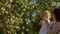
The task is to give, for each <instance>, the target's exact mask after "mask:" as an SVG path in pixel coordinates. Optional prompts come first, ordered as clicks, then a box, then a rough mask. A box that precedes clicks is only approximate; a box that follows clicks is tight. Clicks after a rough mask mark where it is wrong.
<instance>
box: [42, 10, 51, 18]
mask: <svg viewBox="0 0 60 34" xmlns="http://www.w3.org/2000/svg"><path fill="white" fill-rule="evenodd" d="M45 14H48V18H50V17H51V14H50V10H44V11H43V12H42V16H41V18H42V17H43V16H45Z"/></svg>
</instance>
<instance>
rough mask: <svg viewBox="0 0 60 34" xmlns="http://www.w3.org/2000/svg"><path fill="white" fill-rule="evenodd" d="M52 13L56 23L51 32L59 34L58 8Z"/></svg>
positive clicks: (59, 19)
mask: <svg viewBox="0 0 60 34" xmlns="http://www.w3.org/2000/svg"><path fill="white" fill-rule="evenodd" d="M53 15H54V18H55V21H56V23H55V25H54V27H53V29H52V34H60V8H56V9H54V11H53Z"/></svg>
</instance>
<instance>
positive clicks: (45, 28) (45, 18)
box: [39, 10, 52, 34]
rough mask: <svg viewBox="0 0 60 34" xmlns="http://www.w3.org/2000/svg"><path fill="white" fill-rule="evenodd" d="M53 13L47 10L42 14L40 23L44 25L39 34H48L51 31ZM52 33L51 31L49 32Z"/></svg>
mask: <svg viewBox="0 0 60 34" xmlns="http://www.w3.org/2000/svg"><path fill="white" fill-rule="evenodd" d="M50 18H51V14H50V12H49V10H45V11H44V12H43V15H42V20H41V21H40V23H39V24H40V25H41V26H42V27H41V29H40V31H39V34H48V33H49V32H48V31H50V27H51V26H52V25H51V24H52V23H51V22H50ZM49 34H50V33H49Z"/></svg>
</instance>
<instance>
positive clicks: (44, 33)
mask: <svg viewBox="0 0 60 34" xmlns="http://www.w3.org/2000/svg"><path fill="white" fill-rule="evenodd" d="M48 23H50V21H49V20H48ZM39 34H47V25H46V24H44V25H42V27H41V29H40V31H39Z"/></svg>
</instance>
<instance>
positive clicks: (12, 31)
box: [0, 0, 60, 34]
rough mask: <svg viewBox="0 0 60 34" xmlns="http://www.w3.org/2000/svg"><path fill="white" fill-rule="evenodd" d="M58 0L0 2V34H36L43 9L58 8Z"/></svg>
mask: <svg viewBox="0 0 60 34" xmlns="http://www.w3.org/2000/svg"><path fill="white" fill-rule="evenodd" d="M59 5H60V0H0V34H38V33H39V30H40V27H41V26H40V25H39V22H40V20H41V14H42V12H43V10H44V9H50V10H51V13H52V11H53V9H54V8H57V7H59Z"/></svg>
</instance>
